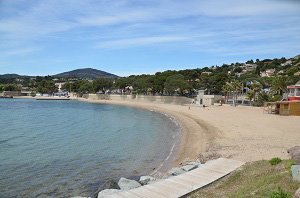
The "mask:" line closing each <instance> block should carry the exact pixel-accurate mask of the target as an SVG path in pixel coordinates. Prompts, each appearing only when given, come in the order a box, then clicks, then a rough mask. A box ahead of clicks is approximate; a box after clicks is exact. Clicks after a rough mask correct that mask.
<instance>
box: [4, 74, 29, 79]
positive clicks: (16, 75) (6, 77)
mask: <svg viewBox="0 0 300 198" xmlns="http://www.w3.org/2000/svg"><path fill="white" fill-rule="evenodd" d="M23 77H26V76H21V75H19V74H3V75H0V78H2V79H11V78H23Z"/></svg>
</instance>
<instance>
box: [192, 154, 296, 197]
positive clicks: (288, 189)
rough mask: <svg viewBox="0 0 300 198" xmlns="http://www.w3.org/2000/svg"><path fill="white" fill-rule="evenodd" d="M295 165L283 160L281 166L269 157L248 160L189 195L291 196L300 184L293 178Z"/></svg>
mask: <svg viewBox="0 0 300 198" xmlns="http://www.w3.org/2000/svg"><path fill="white" fill-rule="evenodd" d="M292 164H293V161H292V160H282V161H281V162H280V163H279V164H277V165H271V164H270V162H269V161H267V160H262V161H257V162H251V163H247V164H245V165H244V166H242V167H241V169H239V170H236V171H234V172H233V173H231V174H230V175H228V176H226V177H224V178H222V179H220V180H219V181H217V182H214V183H213V184H211V185H209V186H207V187H205V188H203V189H200V190H197V191H195V192H193V193H191V194H190V195H188V197H191V198H197V197H272V198H280V196H281V197H284V196H285V195H286V197H291V195H293V194H294V193H295V192H296V190H297V189H298V188H299V187H300V183H298V182H295V181H293V180H292V176H291V174H290V167H291V165H292ZM279 188H280V190H279Z"/></svg>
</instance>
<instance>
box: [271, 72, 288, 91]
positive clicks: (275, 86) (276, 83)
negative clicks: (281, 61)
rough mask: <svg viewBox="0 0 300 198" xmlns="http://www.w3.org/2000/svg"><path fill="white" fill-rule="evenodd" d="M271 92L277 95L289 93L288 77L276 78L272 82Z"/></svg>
mask: <svg viewBox="0 0 300 198" xmlns="http://www.w3.org/2000/svg"><path fill="white" fill-rule="evenodd" d="M271 90H272V91H273V92H274V93H275V94H280V95H282V93H284V92H286V91H287V77H285V76H275V77H273V78H272V81H271Z"/></svg>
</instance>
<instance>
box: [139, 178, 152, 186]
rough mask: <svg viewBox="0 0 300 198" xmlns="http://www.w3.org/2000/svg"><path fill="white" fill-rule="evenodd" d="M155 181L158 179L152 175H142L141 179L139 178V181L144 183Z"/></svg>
mask: <svg viewBox="0 0 300 198" xmlns="http://www.w3.org/2000/svg"><path fill="white" fill-rule="evenodd" d="M155 181H156V179H155V178H154V177H151V176H141V177H140V180H139V182H140V183H141V184H142V185H147V184H150V183H153V182H155Z"/></svg>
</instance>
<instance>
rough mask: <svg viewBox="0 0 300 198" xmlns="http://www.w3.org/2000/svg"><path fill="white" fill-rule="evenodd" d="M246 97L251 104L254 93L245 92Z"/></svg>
mask: <svg viewBox="0 0 300 198" xmlns="http://www.w3.org/2000/svg"><path fill="white" fill-rule="evenodd" d="M247 97H248V98H249V100H250V103H251V102H252V99H253V98H254V91H252V90H250V91H248V92H247Z"/></svg>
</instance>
